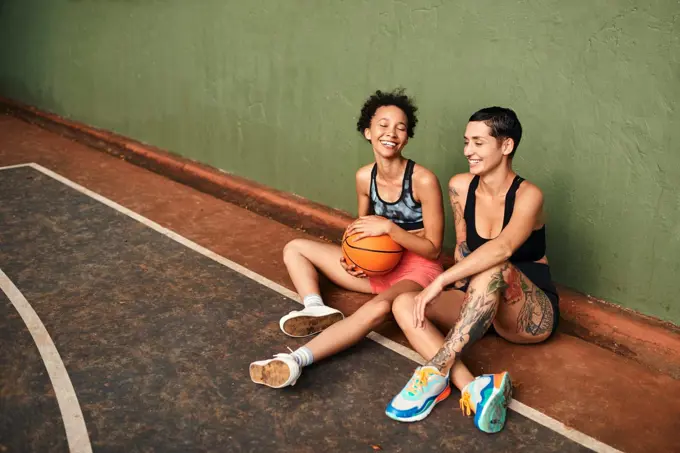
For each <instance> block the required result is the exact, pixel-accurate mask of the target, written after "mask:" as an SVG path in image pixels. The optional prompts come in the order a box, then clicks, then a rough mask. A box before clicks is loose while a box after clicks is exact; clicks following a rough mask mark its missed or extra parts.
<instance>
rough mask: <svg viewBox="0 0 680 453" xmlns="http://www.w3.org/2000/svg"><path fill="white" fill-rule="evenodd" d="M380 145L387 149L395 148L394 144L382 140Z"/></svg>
mask: <svg viewBox="0 0 680 453" xmlns="http://www.w3.org/2000/svg"><path fill="white" fill-rule="evenodd" d="M380 143H381V144H382V145H383V146H386V147H388V148H394V147H395V146H397V144H396V143H394V142H388V141H384V140H383V141H380Z"/></svg>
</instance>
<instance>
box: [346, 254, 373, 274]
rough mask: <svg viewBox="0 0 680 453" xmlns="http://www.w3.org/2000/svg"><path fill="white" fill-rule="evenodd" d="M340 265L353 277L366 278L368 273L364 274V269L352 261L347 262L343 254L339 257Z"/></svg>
mask: <svg viewBox="0 0 680 453" xmlns="http://www.w3.org/2000/svg"><path fill="white" fill-rule="evenodd" d="M340 265H341V266H342V268H343V269H345V271H346V272H347V273H348V274H349V275H351V276H353V277H359V278H368V275H366V274H364V271H362V270H361V269H360V268H358V267H356V266H355V265H353V264H352V263H348V262H347V260H346V259H345V257H344V256H341V257H340Z"/></svg>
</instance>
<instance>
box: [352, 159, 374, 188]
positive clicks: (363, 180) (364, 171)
mask: <svg viewBox="0 0 680 453" xmlns="http://www.w3.org/2000/svg"><path fill="white" fill-rule="evenodd" d="M371 170H373V164H372V163H371V164H368V165H364V166H363V167H361V168H359V169H358V170H357V172H356V175H355V176H356V184H357V187H361V188H362V189H363V191H364V192H368V187H369V185H370V184H371Z"/></svg>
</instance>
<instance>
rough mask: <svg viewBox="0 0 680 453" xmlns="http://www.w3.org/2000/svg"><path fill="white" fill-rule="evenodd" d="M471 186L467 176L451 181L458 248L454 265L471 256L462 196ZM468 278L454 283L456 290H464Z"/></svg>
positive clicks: (450, 195) (450, 194) (458, 176)
mask: <svg viewBox="0 0 680 453" xmlns="http://www.w3.org/2000/svg"><path fill="white" fill-rule="evenodd" d="M469 184H470V181H469V177H468V176H467V175H456V176H454V177H452V178H451V180H450V181H449V199H450V201H451V210H452V211H453V224H454V227H455V229H456V247H455V249H454V250H453V260H454V264H457V263H459V262H461V261H462V260H463V258H465V257H466V256H468V255H469V254H470V249H469V247H468V245H467V224H466V223H465V216H464V212H465V206H464V200H465V199H464V198H463V196H461V195H460V194H461V193H463V194H464V195H465V194H466V192H465V191H466V190H467V188H468V186H469ZM467 280H468V279H466V278H464V279H461V280H458V281H456V282H455V283H454V286H455V287H456V288H462V287H463V286H465V285H466V284H467Z"/></svg>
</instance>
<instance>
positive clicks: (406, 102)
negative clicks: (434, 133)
mask: <svg viewBox="0 0 680 453" xmlns="http://www.w3.org/2000/svg"><path fill="white" fill-rule="evenodd" d="M388 105H393V106H395V107H399V108H400V109H401V111H402V112H404V114H405V115H406V119H407V123H408V124H406V133H407V134H408V136H409V137H413V135H414V134H415V129H416V124H417V123H418V118H417V117H416V112H417V111H418V107H416V105H415V104H414V102H413V99H411V98H409V97H408V96H407V95H406V94H405V90H404V89H403V88H397V89H395V90H392V91H390V92H383V91H380V90H377V91H376V92H375V93H373V94H372V95H371V97H369V98H368V99H367V100H366V102H364V105H363V107H362V108H361V115H360V116H359V120H358V121H357V130H358V131H359V132H360V133H361V134H362V135H363V133H364V130H366V129H368V128H370V127H371V119H372V118H373V115H375V112H376V111H377V110H378V109H379V108H380V107H385V106H388Z"/></svg>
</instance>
